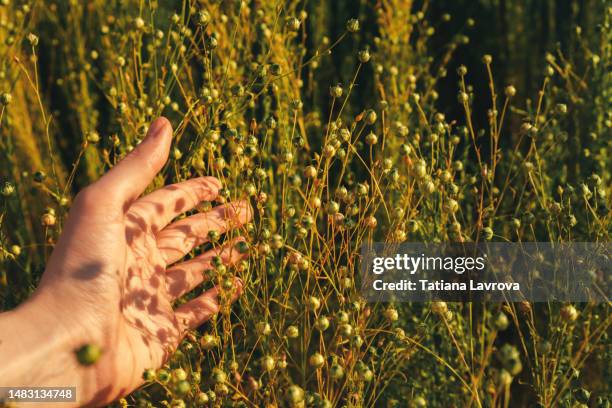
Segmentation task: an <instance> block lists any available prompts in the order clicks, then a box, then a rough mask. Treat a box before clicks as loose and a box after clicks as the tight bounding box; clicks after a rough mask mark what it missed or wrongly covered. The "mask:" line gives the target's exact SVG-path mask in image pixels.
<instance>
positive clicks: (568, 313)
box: [561, 305, 578, 322]
mask: <svg viewBox="0 0 612 408" xmlns="http://www.w3.org/2000/svg"><path fill="white" fill-rule="evenodd" d="M561 317H562V318H563V320H565V321H566V322H575V321H576V319H578V311H577V310H576V308H575V307H574V306H572V305H565V306H563V307H562V308H561Z"/></svg>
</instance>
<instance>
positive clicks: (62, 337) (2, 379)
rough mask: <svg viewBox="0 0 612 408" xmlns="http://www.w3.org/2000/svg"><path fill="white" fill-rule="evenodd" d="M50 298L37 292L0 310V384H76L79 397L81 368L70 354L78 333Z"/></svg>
mask: <svg viewBox="0 0 612 408" xmlns="http://www.w3.org/2000/svg"><path fill="white" fill-rule="evenodd" d="M50 302H51V301H50V299H46V296H45V295H44V294H41V293H37V295H35V296H34V297H33V298H32V299H30V300H28V301H27V302H25V303H24V304H22V305H21V306H19V307H18V308H17V309H15V310H13V311H10V312H5V313H2V314H0V386H2V387H76V388H77V399H78V400H80V401H82V398H81V397H83V395H82V393H83V391H85V390H84V386H85V385H86V384H85V381H84V375H85V372H84V370H83V368H82V367H79V364H78V361H77V359H76V357H75V354H74V350H75V348H76V347H78V346H77V344H76V343H75V342H76V341H79V340H78V339H79V338H82V337H81V335H80V333H75V332H74V331H75V328H70V329H69V328H68V326H67V325H65V323H64V322H61V321H60V319H58V318H57V314H56V311H55V310H54V308H53V307H52V306H51V304H50ZM79 392H81V395H79ZM55 405H56V404H54V406H55ZM75 405H76V403H71V404H66V405H65V406H75Z"/></svg>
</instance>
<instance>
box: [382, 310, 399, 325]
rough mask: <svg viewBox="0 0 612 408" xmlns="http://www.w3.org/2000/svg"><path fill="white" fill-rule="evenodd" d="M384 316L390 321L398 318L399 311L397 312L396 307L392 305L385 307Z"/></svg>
mask: <svg viewBox="0 0 612 408" xmlns="http://www.w3.org/2000/svg"><path fill="white" fill-rule="evenodd" d="M385 318H386V319H387V320H389V321H390V322H395V321H397V319H399V313H398V312H397V309H395V308H393V307H389V308H387V309H386V310H385Z"/></svg>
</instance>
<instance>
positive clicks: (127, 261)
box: [0, 118, 251, 406]
mask: <svg viewBox="0 0 612 408" xmlns="http://www.w3.org/2000/svg"><path fill="white" fill-rule="evenodd" d="M171 141H172V127H171V125H170V123H169V122H168V121H167V120H166V119H165V118H159V119H157V120H155V121H154V122H153V123H152V124H151V126H150V128H149V131H148V133H147V136H146V138H145V139H144V140H143V142H142V143H141V144H140V145H138V147H136V149H134V151H132V152H131V153H130V154H129V155H128V156H127V157H126V158H125V159H123V160H122V161H121V162H120V163H119V164H117V165H116V166H115V167H113V168H112V169H111V170H110V171H109V172H108V173H107V174H106V175H104V176H103V177H102V178H100V179H99V180H98V181H97V182H95V183H94V184H92V185H90V186H88V187H87V188H85V189H84V190H82V191H81V192H80V193H79V194H78V195H77V197H76V199H75V201H74V204H73V206H72V208H71V210H70V213H69V215H68V218H67V221H66V224H65V228H64V230H63V232H62V234H61V236H60V239H59V241H58V242H57V245H56V246H55V249H54V251H53V253H52V255H51V258H50V259H49V262H48V264H47V266H46V270H45V272H44V274H43V277H42V279H41V282H40V285H39V287H38V289H37V290H36V291H35V293H34V294H33V295H32V297H31V298H30V299H29V300H28V301H27V302H25V303H24V304H22V305H21V306H20V307H18V308H17V309H15V310H13V311H11V312H6V313H3V314H0V362H1V364H0V378H1V379H2V381H1V383H2V384H1V385H3V386H29V387H32V386H53V387H55V386H75V387H76V388H77V392H76V393H77V399H78V402H77V403H74V405H83V404H86V405H92V406H98V405H102V404H105V403H108V402H110V401H112V400H115V399H117V398H118V397H120V396H123V395H126V394H128V393H129V392H131V391H133V390H134V389H135V388H137V387H138V386H139V385H140V384H142V382H143V380H142V374H143V372H144V371H145V369H149V368H158V367H160V366H161V365H162V364H163V362H164V361H166V359H167V358H168V357H169V356H170V355H171V353H172V352H173V351H174V350H175V349H176V347H177V346H178V344H179V342H180V340H181V339H182V338H183V337H184V336H185V334H186V333H187V331H188V330H190V329H193V328H196V327H198V326H199V325H201V324H202V323H204V322H206V321H207V320H208V319H209V318H210V317H211V316H212V315H214V314H215V313H217V312H218V311H219V307H220V306H219V304H220V299H219V298H220V297H221V296H220V295H221V294H220V289H218V288H217V287H213V288H212V289H210V290H208V291H206V292H205V293H204V294H202V295H200V296H199V297H197V298H195V299H194V300H190V301H188V302H186V303H184V304H182V305H180V306H178V307H173V303H174V302H175V301H176V300H177V299H178V298H179V297H181V296H182V295H184V294H185V293H187V292H189V291H190V290H192V289H194V288H195V287H196V286H198V285H199V284H200V283H202V281H203V279H204V278H203V271H205V270H206V269H208V268H210V267H211V262H212V259H213V257H214V256H216V255H219V256H220V257H221V258H222V259H223V261H224V263H226V264H228V265H232V264H235V263H236V262H237V261H240V260H241V259H243V258H244V257H245V256H247V254H242V253H240V252H238V250H236V249H235V248H234V245H235V243H236V241H237V240H240V239H242V238H237V239H234V240H230V241H229V242H228V243H227V244H225V245H223V246H222V247H220V248H218V249H212V250H210V251H208V252H205V253H203V254H202V255H199V256H197V257H195V258H193V259H190V260H188V261H184V262H180V261H181V259H182V258H183V257H184V256H185V255H186V254H188V253H189V252H190V251H191V250H192V249H194V248H195V247H197V246H199V245H201V244H203V243H205V242H206V241H207V237H208V232H209V231H211V230H215V231H218V232H220V233H224V232H227V231H230V230H232V229H235V228H238V227H240V226H241V225H243V224H245V223H247V222H248V221H249V220H250V218H251V209H250V207H249V205H248V203H246V202H241V201H238V202H231V203H227V204H224V205H220V206H217V207H214V208H213V209H212V210H210V211H208V212H205V213H198V214H196V215H192V216H188V217H185V218H182V219H180V220H178V221H175V218H176V217H178V216H179V215H181V214H182V213H184V212H186V211H188V210H191V209H193V208H194V207H196V206H197V205H198V204H199V203H201V202H206V201H212V200H215V198H216V197H217V195H218V192H219V189H220V188H221V184H220V182H219V181H218V180H217V179H215V178H212V177H202V178H195V179H191V180H187V181H184V182H181V183H177V184H173V185H169V186H166V187H163V188H160V189H158V190H156V191H154V192H152V193H150V194H148V195H145V196H142V194H143V193H144V191H145V189H146V187H147V186H148V185H149V184H150V183H151V181H152V180H153V178H154V177H155V175H156V174H157V173H158V172H159V171H160V170H161V169H162V167H163V166H164V164H165V163H166V161H167V160H168V153H169V150H170V145H171ZM141 196H142V197H141ZM173 221H174V222H173ZM241 291H242V282H241V281H240V280H238V279H236V280H235V283H234V288H233V290H232V291H231V293H229V294H227V297H231V300H232V301H233V300H236V298H237V297H238V296H239V295H240V293H241ZM85 344H94V345H97V346H99V347H101V349H102V351H103V353H102V356H101V357H100V358H99V360H98V361H97V362H96V363H95V364H92V365H88V366H84V365H82V364H80V363H79V361H78V360H77V357H76V354H75V350H76V349H78V348H79V347H81V346H83V345H85ZM68 405H71V404H68ZM54 406H59V405H56V404H54Z"/></svg>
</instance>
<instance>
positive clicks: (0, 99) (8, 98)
mask: <svg viewBox="0 0 612 408" xmlns="http://www.w3.org/2000/svg"><path fill="white" fill-rule="evenodd" d="M12 101H13V95H11V94H10V93H8V92H3V93H2V94H1V95H0V103H1V104H2V105H3V106H6V105H8V104H10V103H11V102H12Z"/></svg>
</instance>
